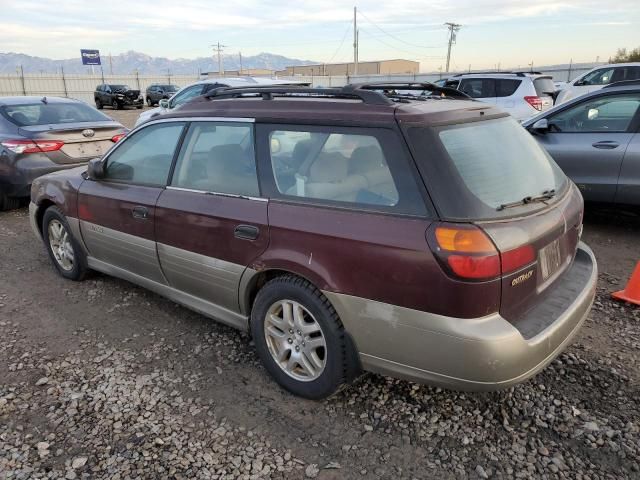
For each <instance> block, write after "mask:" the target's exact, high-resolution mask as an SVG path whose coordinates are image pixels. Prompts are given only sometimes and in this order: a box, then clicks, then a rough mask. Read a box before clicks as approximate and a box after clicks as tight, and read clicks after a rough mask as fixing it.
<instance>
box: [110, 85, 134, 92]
mask: <svg viewBox="0 0 640 480" xmlns="http://www.w3.org/2000/svg"><path fill="white" fill-rule="evenodd" d="M109 86H110V87H111V90H113V91H114V92H115V91H117V90H130V88H129V85H109Z"/></svg>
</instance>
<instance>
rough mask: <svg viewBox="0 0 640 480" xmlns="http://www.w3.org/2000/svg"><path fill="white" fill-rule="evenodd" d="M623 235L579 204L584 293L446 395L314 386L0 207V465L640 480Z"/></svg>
mask: <svg viewBox="0 0 640 480" xmlns="http://www.w3.org/2000/svg"><path fill="white" fill-rule="evenodd" d="M105 112H106V113H107V114H111V112H108V111H106V110H105ZM138 113H139V112H137V111H125V112H115V114H118V115H122V114H124V115H127V116H128V117H130V118H131V119H135V117H136V116H137V114H138ZM115 114H114V116H115ZM639 234H640V218H638V217H633V216H628V215H623V214H618V213H615V212H614V213H612V212H610V211H596V210H593V211H590V212H589V214H588V216H587V220H586V224H585V240H586V241H587V243H589V244H590V245H591V246H592V248H593V249H594V251H595V252H596V255H597V257H598V260H599V263H600V271H601V274H600V283H599V288H598V297H597V301H596V304H595V306H594V309H593V311H592V313H591V315H590V316H589V318H588V320H587V322H586V324H585V327H584V328H583V330H582V332H581V333H580V335H579V337H578V338H577V341H576V342H575V343H574V345H572V346H571V347H570V348H568V349H567V351H566V352H565V353H564V354H562V355H561V356H560V357H559V358H558V359H557V360H556V361H555V362H553V363H552V364H551V365H550V366H549V367H548V368H547V369H545V370H544V371H543V372H542V373H541V374H539V375H538V376H536V377H535V378H533V379H532V380H530V381H528V382H526V383H524V384H522V385H518V386H516V387H513V388H511V389H508V390H506V391H502V392H495V393H486V394H469V393H464V394H462V393H456V392H450V391H444V390H441V389H436V388H431V387H427V386H422V385H417V384H412V383H409V382H404V381H398V380H393V379H390V378H386V377H381V376H377V375H365V376H364V377H363V378H362V379H360V381H359V382H357V383H356V384H355V385H352V386H350V387H348V388H346V389H345V390H343V391H342V392H341V393H339V394H338V395H336V396H334V397H332V398H331V399H329V400H326V401H323V402H312V401H306V400H302V399H299V398H295V397H292V396H291V395H289V394H287V393H285V392H283V391H282V390H281V389H280V388H278V387H277V386H276V384H275V383H274V382H273V381H271V380H270V378H269V377H268V376H267V374H266V372H265V370H264V369H263V368H262V367H261V366H260V364H259V363H258V361H257V358H256V354H255V351H254V348H253V345H252V344H251V342H250V339H249V338H248V337H246V336H244V335H242V334H240V333H238V332H236V331H234V330H231V329H229V328H227V327H224V326H221V325H218V324H216V323H215V322H212V321H210V320H207V319H205V318H204V317H201V316H199V315H197V314H195V313H193V312H190V311H188V310H186V309H184V308H182V307H180V306H177V305H175V304H174V303H172V302H170V301H168V300H165V299H163V298H161V297H159V296H157V295H154V294H152V293H150V292H147V291H145V290H143V289H141V288H138V287H135V286H133V285H131V284H129V283H127V282H124V281H121V280H117V279H114V278H110V277H107V276H104V275H101V274H97V273H96V274H92V275H90V277H89V278H88V279H87V280H86V281H84V282H81V283H74V282H69V281H65V280H63V279H62V278H60V277H59V276H57V274H56V273H55V272H54V270H53V268H52V267H51V265H50V262H49V259H48V257H47V256H46V253H45V251H44V247H43V246H42V244H41V243H39V242H37V241H36V240H35V239H34V237H33V235H32V233H31V231H30V228H29V225H28V218H27V211H26V209H21V210H17V211H12V212H6V213H0V266H1V267H0V269H1V270H0V274H1V277H0V479H3V480H4V479H14V478H21V479H36V478H55V479H59V478H67V479H75V478H78V479H80V478H85V479H116V480H117V479H122V480H124V479H128V478H130V479H134V478H144V479H147V478H149V479H151V478H153V479H155V478H169V479H192V478H196V479H199V478H220V479H221V478H247V479H248V478H275V479H278V478H319V479H356V478H389V479H397V478H398V479H399V478H402V479H404V478H406V479H414V478H416V479H418V478H419V479H424V478H436V479H449V478H470V479H483V478H504V479H507V478H509V479H510V478H536V479H537V478H550V479H551V478H572V479H573V478H575V479H584V480H586V479H592V480H595V479H614V478H640V465H639V463H640V388H639V385H640V373H639V370H638V367H639V365H638V358H639V355H638V352H639V350H640V309H638V308H634V307H630V306H627V305H624V304H619V303H616V302H612V301H611V300H610V299H609V292H611V291H613V290H616V289H619V288H620V287H621V286H622V285H623V284H624V283H625V282H626V279H627V277H628V275H629V273H630V272H631V269H632V268H633V266H634V264H635V261H636V260H638V259H640V242H638V238H640V237H639Z"/></svg>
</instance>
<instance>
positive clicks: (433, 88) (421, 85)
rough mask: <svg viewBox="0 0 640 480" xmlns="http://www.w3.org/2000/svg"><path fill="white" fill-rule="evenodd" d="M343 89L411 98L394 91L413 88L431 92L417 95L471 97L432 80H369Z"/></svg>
mask: <svg viewBox="0 0 640 480" xmlns="http://www.w3.org/2000/svg"><path fill="white" fill-rule="evenodd" d="M342 90H343V91H349V92H350V91H358V90H360V91H363V90H364V91H366V90H369V91H376V90H382V91H383V93H384V95H385V96H387V97H389V98H400V99H407V100H410V99H411V95H403V94H397V93H393V92H394V91H395V90H413V91H417V92H425V91H426V92H429V94H427V95H424V94H423V95H418V96H417V97H418V98H420V97H422V98H425V97H430V98H433V97H444V98H458V99H470V98H471V97H469V95H467V94H466V93H464V92H461V91H460V90H457V89H455V88H450V87H440V86H438V85H436V84H434V83H430V82H369V83H354V84H350V85H346V86H344V87H342Z"/></svg>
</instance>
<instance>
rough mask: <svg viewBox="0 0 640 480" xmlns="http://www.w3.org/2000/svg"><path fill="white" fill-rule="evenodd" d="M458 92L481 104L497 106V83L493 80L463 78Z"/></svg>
mask: <svg viewBox="0 0 640 480" xmlns="http://www.w3.org/2000/svg"><path fill="white" fill-rule="evenodd" d="M458 90H460V91H462V92H464V93H466V94H467V95H469V96H470V97H471V98H475V99H476V100H479V101H481V102H484V103H492V104H494V105H495V104H496V81H495V80H494V79H493V78H463V79H462V80H460V86H459V87H458Z"/></svg>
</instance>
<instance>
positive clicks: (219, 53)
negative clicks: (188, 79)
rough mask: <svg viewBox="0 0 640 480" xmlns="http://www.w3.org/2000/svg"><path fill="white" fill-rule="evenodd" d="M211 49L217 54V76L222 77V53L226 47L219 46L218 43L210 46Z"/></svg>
mask: <svg viewBox="0 0 640 480" xmlns="http://www.w3.org/2000/svg"><path fill="white" fill-rule="evenodd" d="M211 46H212V47H213V51H214V52H216V53H217V54H218V75H224V65H223V63H222V51H223V50H224V48H225V47H226V45H220V42H218V43H216V44H214V45H211Z"/></svg>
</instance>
